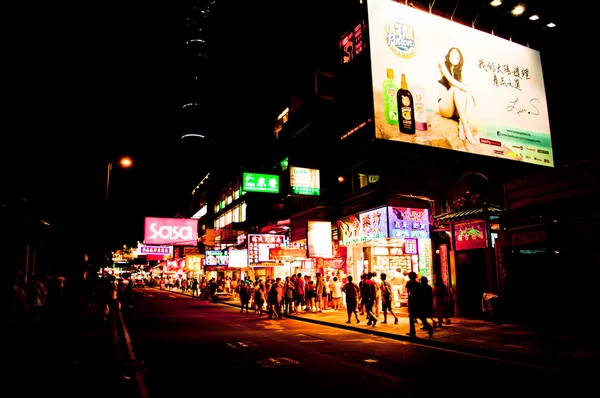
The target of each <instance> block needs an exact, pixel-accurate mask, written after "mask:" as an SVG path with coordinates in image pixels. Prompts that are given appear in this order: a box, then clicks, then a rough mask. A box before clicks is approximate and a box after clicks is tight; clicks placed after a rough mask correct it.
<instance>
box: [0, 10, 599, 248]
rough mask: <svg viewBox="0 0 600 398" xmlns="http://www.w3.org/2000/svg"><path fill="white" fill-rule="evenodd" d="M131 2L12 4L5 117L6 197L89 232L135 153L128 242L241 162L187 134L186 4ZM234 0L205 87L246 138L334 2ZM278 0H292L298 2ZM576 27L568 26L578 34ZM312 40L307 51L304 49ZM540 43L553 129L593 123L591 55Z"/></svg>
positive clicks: (119, 211)
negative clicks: (586, 82) (210, 174)
mask: <svg viewBox="0 0 600 398" xmlns="http://www.w3.org/2000/svg"><path fill="white" fill-rule="evenodd" d="M313 2H314V3H315V4H312V3H311V4H312V5H313V6H314V5H316V3H318V2H317V1H316V0H314V1H313ZM125 3H127V4H125ZM125 3H123V2H103V3H94V4H85V5H79V6H75V8H72V7H73V6H72V4H69V7H68V8H67V6H66V5H65V6H62V7H64V8H60V7H61V6H60V5H56V4H52V5H46V6H43V5H42V6H41V7H42V8H38V9H36V10H35V11H32V10H27V9H21V10H15V12H14V13H12V14H11V15H12V17H14V18H13V24H14V28H12V30H11V40H7V41H6V46H7V50H8V54H9V56H6V57H4V58H5V62H6V63H7V64H8V65H7V66H8V68H7V70H8V71H7V72H5V78H6V80H7V81H9V86H10V87H9V90H8V94H7V97H8V104H6V106H5V113H6V114H7V115H8V116H9V117H8V120H9V121H10V122H9V123H8V124H7V125H6V126H5V134H4V135H3V136H4V138H3V150H2V170H3V172H2V175H3V181H2V191H3V196H4V195H6V196H9V197H11V198H17V199H18V200H22V198H27V200H28V201H29V202H31V203H32V204H33V207H35V208H36V209H37V211H39V213H40V214H41V215H42V216H43V217H44V218H47V219H48V220H50V222H52V223H53V225H55V226H57V228H60V229H61V230H63V231H69V234H70V236H75V237H77V238H78V239H80V240H82V241H86V240H90V241H94V240H96V239H97V235H98V231H99V230H100V228H99V225H100V224H101V223H102V220H103V217H104V209H105V189H106V173H107V165H108V162H110V161H115V160H116V159H118V157H119V156H122V155H129V156H131V157H132V158H133V160H134V162H135V166H134V167H133V168H131V169H127V170H121V169H118V168H115V169H114V170H113V172H112V173H111V191H110V196H109V199H110V204H111V206H112V207H111V210H112V215H113V217H115V218H116V220H114V221H115V222H114V223H113V227H114V234H115V236H116V237H117V238H119V239H121V238H122V240H123V243H124V244H133V243H135V239H140V240H141V239H143V218H144V216H164V217H172V216H174V215H175V214H176V213H177V212H180V211H185V210H186V205H185V204H186V201H187V195H189V193H190V192H191V190H192V189H193V188H194V186H195V185H196V184H197V183H198V181H199V180H200V179H201V178H202V176H203V175H204V173H205V171H206V170H207V166H206V162H207V160H208V161H209V162H210V161H220V162H223V161H235V159H231V156H230V157H229V158H226V157H219V154H226V153H227V152H226V148H224V147H223V146H222V145H213V146H212V147H210V144H209V143H206V142H201V141H199V140H196V141H194V140H192V141H187V142H183V141H182V140H181V139H180V137H181V134H182V133H183V132H185V130H186V128H187V126H186V125H185V123H182V114H181V104H182V102H183V101H184V98H183V97H182V89H183V85H184V82H183V81H182V80H181V73H180V72H181V67H182V65H183V63H184V62H185V57H184V55H183V51H182V41H183V38H182V26H183V25H182V22H183V21H182V15H183V14H181V10H180V9H179V8H178V7H180V5H178V4H175V3H177V2H167V3H164V4H163V3H152V2H151V3H147V2H145V3H142V2H133V3H129V2H125ZM234 3H235V4H236V5H237V7H234V8H235V9H236V12H231V14H230V15H228V17H227V19H226V22H225V23H224V25H223V26H220V30H219V43H220V45H219V46H218V48H219V50H218V51H216V52H215V55H216V56H217V57H219V62H220V65H221V66H223V68H222V70H220V73H219V74H217V73H215V76H205V77H206V78H207V80H206V84H207V90H213V91H212V92H219V93H220V95H219V96H217V97H215V101H214V102H215V103H216V105H218V108H219V109H220V110H221V111H222V113H220V114H218V116H219V117H217V118H216V119H217V120H215V118H214V117H213V118H212V119H210V118H207V121H209V123H207V129H210V130H211V132H219V133H218V134H223V133H222V132H227V134H231V135H232V136H234V137H238V138H239V139H248V137H251V136H252V135H253V134H261V133H262V132H264V133H262V134H269V133H270V125H269V122H270V121H271V120H272V119H273V115H274V114H276V112H277V111H278V108H277V106H276V104H277V103H278V101H277V99H276V98H274V97H273V96H271V95H270V93H272V92H273V90H274V89H281V88H285V87H286V85H287V80H288V79H287V76H288V75H290V74H293V71H294V70H295V69H299V68H301V67H302V66H303V65H304V64H306V63H309V62H311V61H310V59H309V58H311V57H312V58H318V56H319V51H317V50H312V51H308V50H309V49H310V45H311V43H314V42H315V41H319V36H318V31H316V30H315V29H314V28H313V27H312V26H309V25H310V24H307V23H306V22H302V21H306V20H307V19H308V18H310V19H311V20H312V21H313V24H316V23H317V21H319V20H328V19H329V20H333V21H335V20H336V18H335V16H336V13H337V12H338V11H336V10H335V8H334V7H333V6H331V7H330V8H329V9H328V10H321V11H320V12H315V11H314V10H315V8H314V7H313V8H312V9H311V8H310V7H305V8H304V9H303V10H304V11H302V12H301V11H300V10H301V9H294V12H293V13H292V14H288V17H286V18H277V17H276V16H273V15H272V13H271V11H272V10H270V8H269V7H270V3H269V4H263V5H262V6H261V5H260V4H255V2H247V1H234ZM283 3H285V4H287V6H288V7H290V9H292V8H293V7H294V5H293V3H294V2H293V1H290V2H283ZM303 3H306V2H303ZM311 4H309V5H311ZM327 4H330V3H327ZM331 4H333V2H332V3H331ZM305 5H306V4H305ZM280 6H281V7H284V5H280ZM17 7H19V6H17ZM44 7H45V8H44ZM257 7H262V8H257ZM278 7H279V6H278ZM23 8H25V7H23ZM283 11H285V10H283ZM340 12H341V11H340ZM290 15H291V16H290ZM250 16H252V18H250ZM13 24H11V26H12V25H13ZM296 28H302V29H300V30H297V29H296ZM331 28H332V29H337V28H336V27H335V26H334V25H333V24H332V26H331ZM294 32H296V33H294ZM567 32H568V33H567V34H565V36H564V37H573V36H572V33H573V31H568V30H567ZM333 44H335V43H333ZM325 48H327V46H325ZM307 51H308V54H310V56H307V55H302V54H306V52H307ZM571 53H572V52H570V54H571ZM542 55H543V56H545V57H547V60H545V59H544V58H543V60H544V61H545V63H544V72H545V75H546V80H547V92H548V96H549V97H552V96H553V95H556V94H559V95H561V96H563V97H564V100H558V101H555V102H554V103H553V104H554V105H552V104H550V105H551V106H553V107H554V108H552V107H551V108H550V111H551V112H562V111H563V109H564V110H565V111H567V110H568V111H567V112H568V114H570V115H579V117H578V118H574V119H572V118H571V117H574V116H571V117H565V118H561V119H560V120H558V119H557V120H558V122H557V126H558V128H560V129H562V128H564V127H568V125H569V123H572V122H575V121H576V120H578V122H577V123H578V126H579V128H580V129H581V128H583V129H585V121H584V120H582V119H581V118H580V117H581V115H583V114H585V113H584V112H583V109H582V108H578V107H576V106H574V104H575V103H576V102H578V103H581V102H582V100H581V99H580V100H579V101H575V99H576V98H577V97H579V96H581V95H583V94H584V90H585V86H583V85H581V84H579V83H578V82H579V81H580V80H581V79H582V73H580V71H579V70H578V69H577V68H581V67H582V66H581V65H583V64H582V63H579V62H578V61H574V60H571V59H569V57H566V56H565V54H564V52H563V51H561V50H560V49H559V48H556V49H555V50H553V51H552V52H549V53H548V55H545V54H542ZM580 64H581V65H580ZM546 72H547V73H546ZM558 77H560V79H559V78H558ZM583 119H585V117H584V118H583ZM553 133H554V130H553ZM215 134H217V133H215ZM218 134H217V135H218ZM565 136H566V135H563V137H565ZM553 137H554V135H553ZM556 137H557V140H556V141H555V142H556V143H558V144H559V145H560V146H561V148H562V150H563V151H564V152H565V153H566V152H567V149H565V148H568V151H585V150H589V146H588V147H587V148H586V147H585V145H584V146H583V147H582V146H581V145H582V140H581V139H580V138H577V141H574V140H572V139H568V140H566V139H565V138H563V139H562V141H560V140H561V138H560V134H556ZM215 146H216V148H215ZM555 147H556V144H555ZM207 153H210V154H213V155H214V154H216V155H215V156H217V157H216V158H212V159H210V158H208V157H207V156H206V154H207Z"/></svg>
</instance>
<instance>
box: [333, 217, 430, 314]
mask: <svg viewBox="0 0 600 398" xmlns="http://www.w3.org/2000/svg"><path fill="white" fill-rule="evenodd" d="M338 229H339V238H340V239H339V245H340V247H345V248H346V250H347V255H346V264H347V270H348V274H349V275H353V277H354V279H355V280H356V281H358V280H359V278H360V275H361V274H363V273H365V272H376V273H377V274H378V275H380V274H381V273H386V274H387V275H388V280H390V281H391V282H392V285H393V286H394V296H395V297H394V299H395V303H396V306H399V305H400V296H401V294H402V292H403V290H404V286H405V284H406V275H407V274H408V273H409V272H411V271H414V272H416V273H417V274H418V276H419V277H421V276H426V277H427V278H428V279H429V280H432V277H433V269H432V268H433V258H432V257H433V256H432V247H431V237H430V235H429V210H428V209H422V208H409V207H397V206H382V207H378V208H375V209H371V210H368V211H365V212H362V213H359V214H355V215H351V216H348V217H345V218H342V219H341V220H338Z"/></svg>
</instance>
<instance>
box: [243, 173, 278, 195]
mask: <svg viewBox="0 0 600 398" xmlns="http://www.w3.org/2000/svg"><path fill="white" fill-rule="evenodd" d="M242 190H244V191H246V192H266V193H279V176H278V175H274V174H259V173H244V174H243V175H242Z"/></svg>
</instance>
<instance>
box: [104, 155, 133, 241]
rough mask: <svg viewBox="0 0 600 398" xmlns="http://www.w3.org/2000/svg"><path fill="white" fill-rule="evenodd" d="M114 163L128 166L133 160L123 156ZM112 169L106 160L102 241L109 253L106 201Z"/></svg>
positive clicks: (107, 208)
mask: <svg viewBox="0 0 600 398" xmlns="http://www.w3.org/2000/svg"><path fill="white" fill-rule="evenodd" d="M116 165H117V166H119V167H121V168H129V167H131V166H132V165H133V161H132V160H131V158H129V157H127V156H125V157H122V158H120V159H119V161H118V162H116ZM112 169H113V162H112V161H111V162H108V166H107V169H106V195H105V197H104V206H105V208H104V211H105V214H104V234H103V239H104V243H105V244H106V248H105V249H106V252H107V253H110V248H109V240H108V234H109V232H110V230H109V226H110V217H109V213H110V212H109V205H108V204H109V201H108V197H109V195H108V194H109V191H110V173H111V171H112Z"/></svg>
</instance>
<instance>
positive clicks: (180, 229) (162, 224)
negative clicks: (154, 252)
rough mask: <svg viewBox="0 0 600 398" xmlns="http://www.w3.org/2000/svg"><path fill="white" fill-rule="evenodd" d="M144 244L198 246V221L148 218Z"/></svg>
mask: <svg viewBox="0 0 600 398" xmlns="http://www.w3.org/2000/svg"><path fill="white" fill-rule="evenodd" d="M144 243H145V244H147V245H173V246H195V245H197V244H198V220H195V219H193V218H157V217H146V218H145V223H144Z"/></svg>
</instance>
